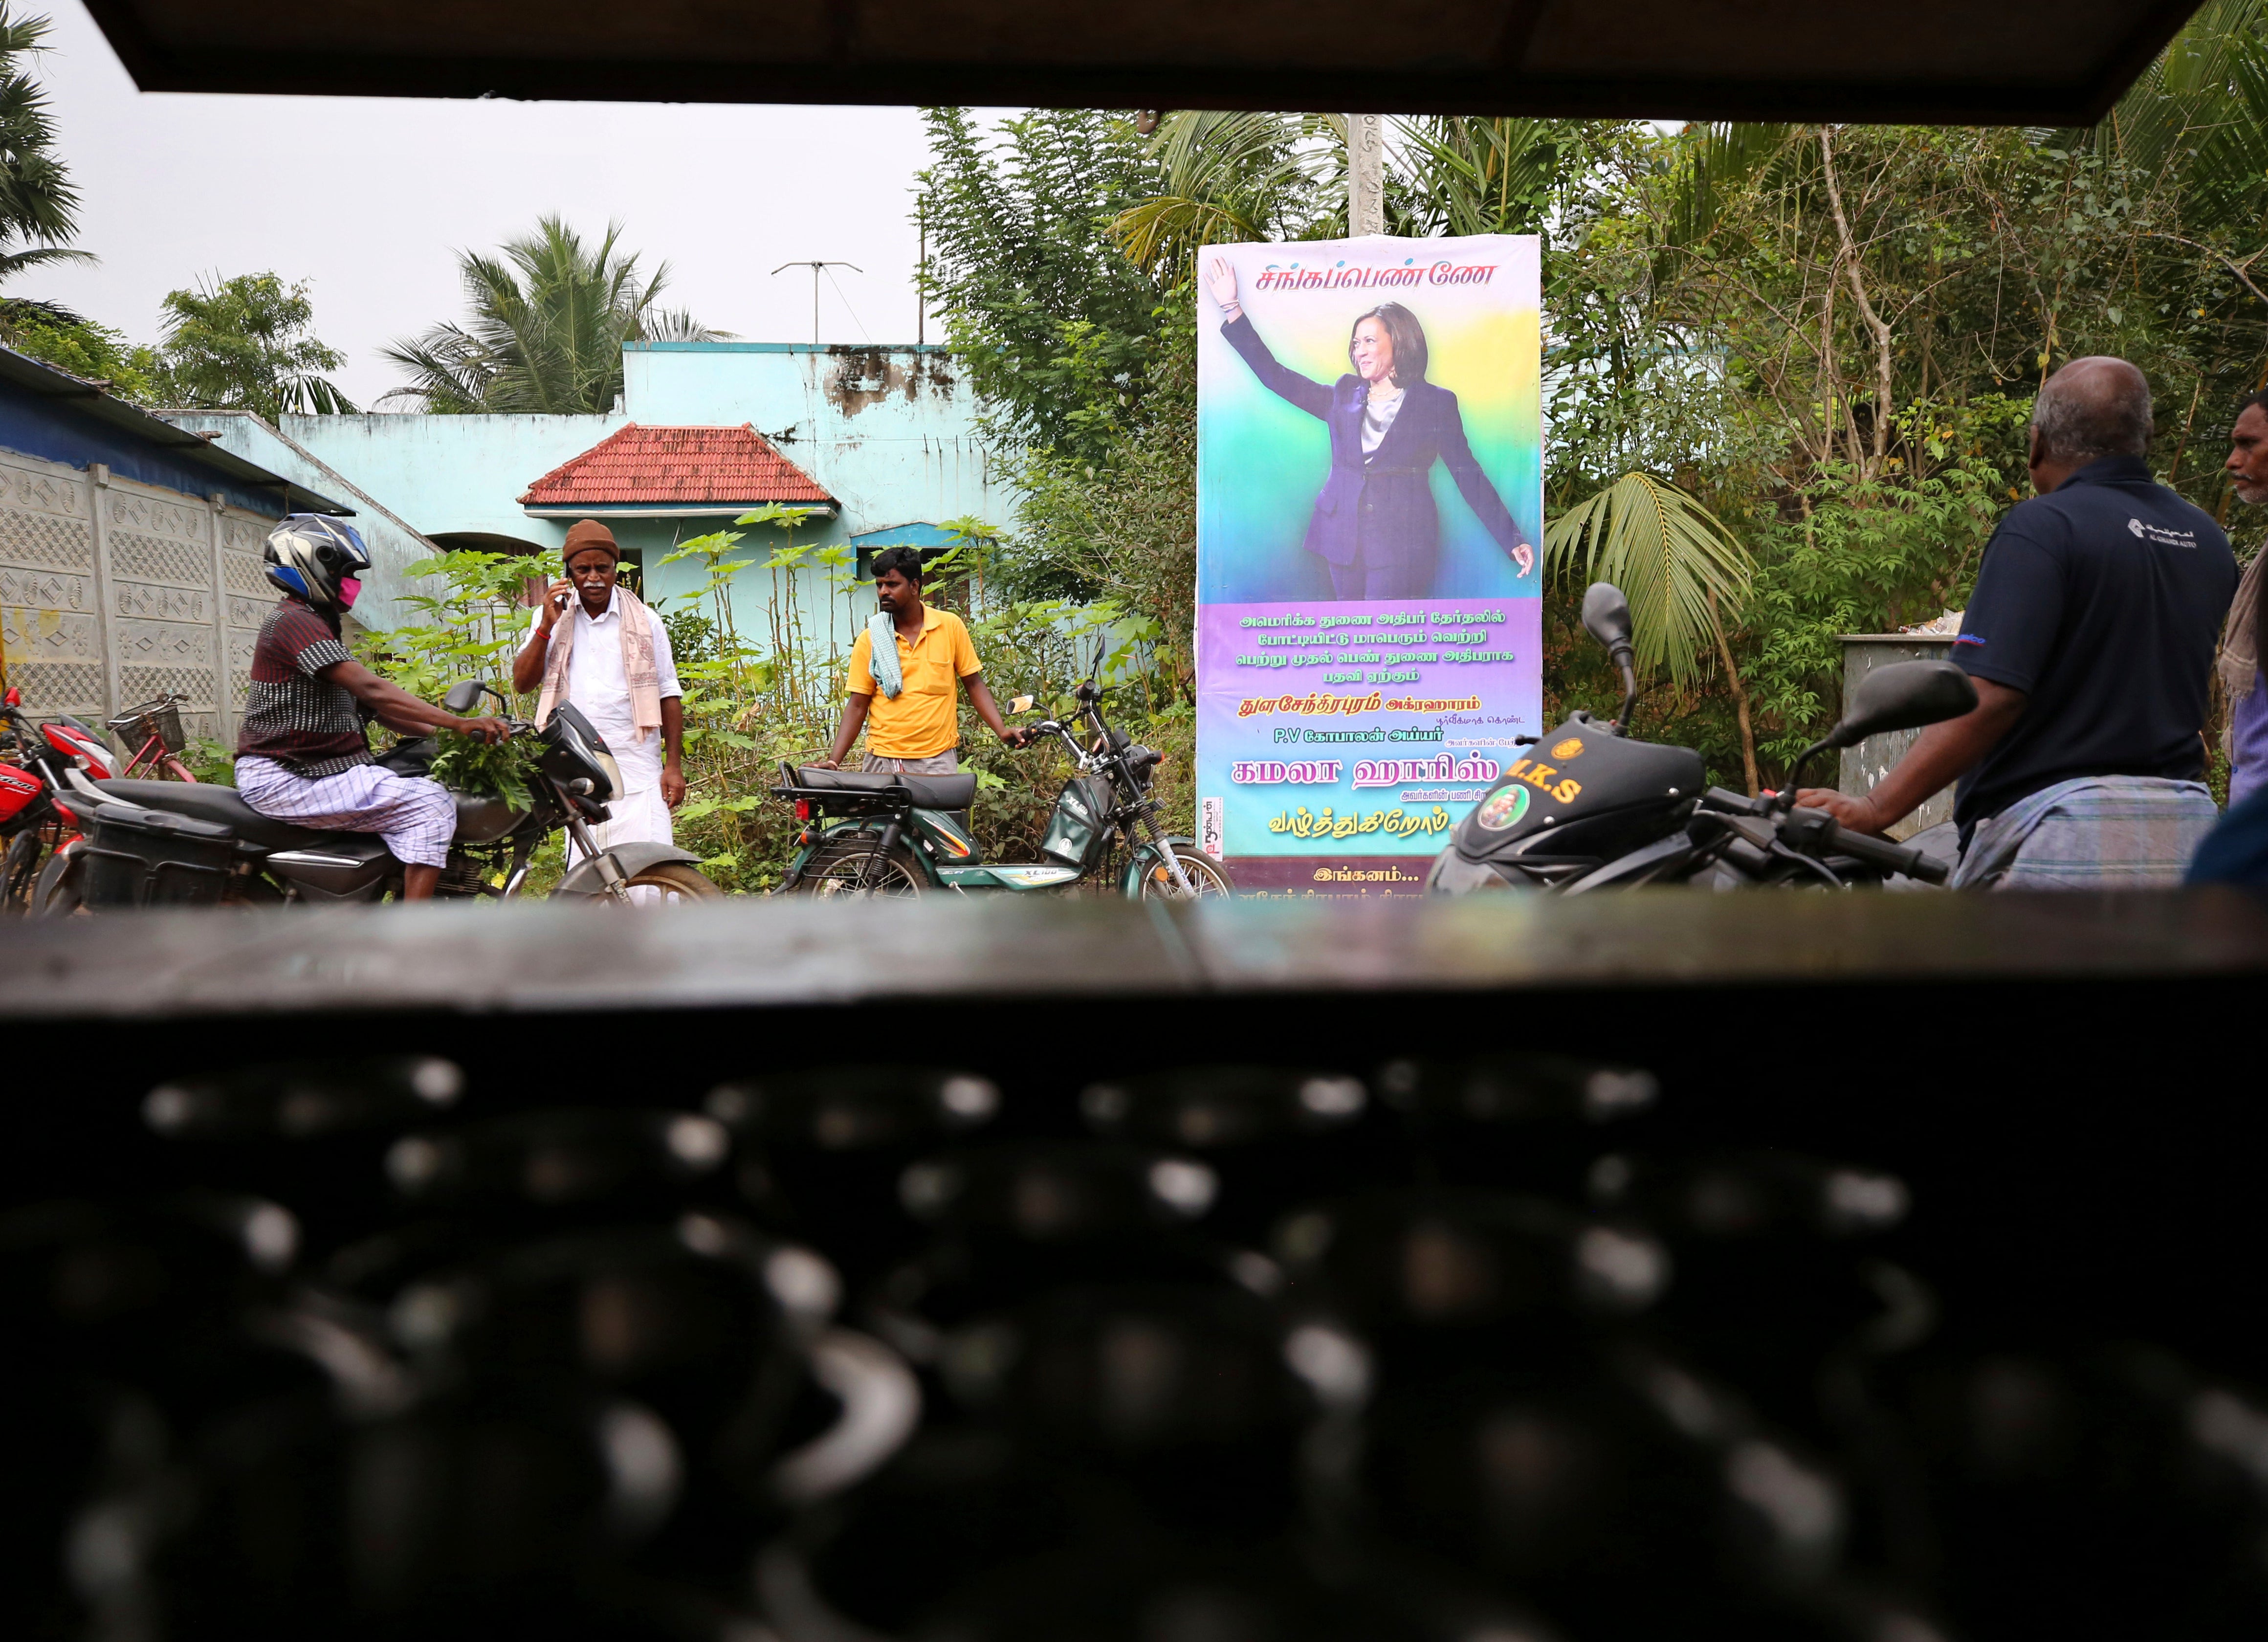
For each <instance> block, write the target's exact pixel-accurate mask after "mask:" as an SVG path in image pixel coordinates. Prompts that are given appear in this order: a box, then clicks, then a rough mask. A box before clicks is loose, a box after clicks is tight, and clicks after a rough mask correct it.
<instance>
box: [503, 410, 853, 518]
mask: <svg viewBox="0 0 2268 1642" xmlns="http://www.w3.org/2000/svg"><path fill="white" fill-rule="evenodd" d="M834 499H835V498H834V497H831V496H829V495H828V494H827V492H826V490H824V489H822V488H821V486H820V484H819V483H818V482H817V481H815V480H814V479H813V478H812V476H811V475H809V474H807V473H806V472H804V470H803V469H802V468H799V467H797V466H796V465H795V464H794V463H793V462H792V461H790V460H788V459H787V458H786V457H784V456H783V455H781V454H780V453H779V452H778V451H777V450H776V449H774V448H773V446H772V443H771V441H770V440H769V439H767V438H764V436H763V435H762V434H761V433H759V432H757V431H755V428H754V427H753V426H751V425H750V424H749V423H745V422H744V423H741V424H740V426H739V427H737V428H660V427H647V426H643V425H641V424H640V423H635V422H633V423H630V425H629V426H628V427H626V428H621V429H617V430H616V431H615V432H613V433H610V434H608V436H607V437H606V438H603V439H601V440H600V441H599V442H598V443H597V444H596V445H593V446H592V447H591V448H590V449H589V450H587V451H585V452H584V453H582V454H581V455H580V456H578V457H576V458H575V459H574V460H571V461H565V462H562V463H561V464H560V465H559V466H558V467H556V468H553V469H552V470H551V471H550V472H549V473H548V474H545V475H543V477H541V479H538V480H537V481H536V482H534V484H532V485H530V486H528V487H527V494H526V495H525V496H523V497H520V498H519V500H520V505H522V506H523V507H579V506H584V505H586V504H587V505H603V504H608V503H614V504H622V503H637V502H644V503H660V504H673V503H674V504H692V503H701V502H832V501H833V500H834Z"/></svg>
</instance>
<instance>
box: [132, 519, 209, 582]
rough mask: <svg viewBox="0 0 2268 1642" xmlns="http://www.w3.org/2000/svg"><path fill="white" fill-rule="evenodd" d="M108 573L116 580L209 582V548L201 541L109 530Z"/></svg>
mask: <svg viewBox="0 0 2268 1642" xmlns="http://www.w3.org/2000/svg"><path fill="white" fill-rule="evenodd" d="M110 573H111V574H112V575H113V576H114V577H116V578H118V579H119V580H120V581H137V582H166V583H169V584H171V585H174V586H177V587H200V588H210V586H211V585H212V580H213V568H212V549H211V548H210V546H209V545H207V544H206V543H204V542H202V541H167V540H166V538H165V537H163V536H151V535H145V534H143V533H141V532H140V531H135V530H114V531H112V532H111V533H110Z"/></svg>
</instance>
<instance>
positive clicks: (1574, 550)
mask: <svg viewBox="0 0 2268 1642" xmlns="http://www.w3.org/2000/svg"><path fill="white" fill-rule="evenodd" d="M1543 562H1544V563H1545V565H1546V566H1548V567H1549V569H1550V571H1553V572H1554V573H1556V574H1557V575H1560V576H1565V574H1567V573H1568V572H1569V571H1578V572H1579V573H1580V574H1581V575H1582V577H1583V578H1584V579H1585V580H1587V581H1609V582H1612V583H1614V584H1615V585H1616V586H1617V587H1620V588H1621V589H1622V590H1623V592H1624V593H1625V594H1627V595H1628V596H1629V598H1630V604H1631V637H1633V638H1634V639H1635V641H1636V645H1635V648H1636V650H1637V652H1638V655H1637V663H1638V668H1639V670H1640V671H1641V672H1646V671H1651V670H1652V669H1653V668H1655V667H1667V668H1668V671H1669V676H1670V677H1671V679H1673V680H1674V681H1676V682H1677V683H1678V684H1680V685H1685V684H1689V683H1690V682H1691V681H1693V680H1694V678H1695V677H1696V676H1697V674H1699V673H1700V671H1701V669H1702V665H1703V664H1702V660H1701V658H1702V656H1703V655H1704V653H1705V652H1713V653H1714V655H1715V657H1716V659H1717V660H1718V661H1719V663H1720V664H1721V665H1722V666H1724V669H1725V681H1726V684H1727V688H1729V689H1730V690H1731V692H1732V696H1733V707H1734V715H1735V716H1736V717H1737V718H1738V719H1739V720H1740V728H1741V760H1742V763H1743V764H1744V765H1745V766H1746V767H1747V774H1748V781H1749V793H1750V795H1751V796H1753V795H1754V794H1755V793H1756V792H1757V790H1758V788H1757V776H1756V731H1755V728H1754V726H1753V725H1750V723H1749V696H1748V690H1747V688H1746V687H1744V686H1743V685H1742V682H1741V674H1740V671H1739V669H1738V668H1736V667H1735V666H1734V665H1733V647H1732V644H1731V641H1730V640H1729V639H1728V638H1727V637H1726V633H1725V627H1726V623H1727V622H1733V623H1734V624H1735V625H1737V624H1738V622H1739V619H1740V615H1741V611H1742V607H1743V606H1744V605H1745V604H1746V603H1747V601H1748V596H1749V586H1750V585H1751V584H1752V582H1753V581H1754V579H1755V576H1756V564H1755V562H1754V561H1753V560H1752V559H1750V557H1749V551H1748V549H1746V548H1744V547H1742V545H1741V543H1740V541H1738V540H1737V539H1736V538H1735V537H1734V535H1733V534H1732V532H1730V531H1729V530H1727V529H1726V528H1725V526H1723V524H1721V523H1720V522H1719V520H1718V518H1717V516H1716V515H1715V514H1714V513H1712V512H1710V511H1709V510H1708V509H1707V508H1705V507H1704V506H1702V504H1700V503H1698V502H1697V501H1695V500H1694V499H1693V498H1692V497H1690V496H1688V495H1686V494H1685V492H1684V491H1683V490H1679V489H1678V488H1677V487H1676V486H1675V485H1673V484H1665V483H1663V482H1661V480H1659V479H1655V478H1653V477H1651V476H1650V475H1646V474H1642V473H1630V474H1624V475H1623V476H1622V477H1621V478H1619V479H1617V480H1616V481H1615V482H1614V483H1612V484H1610V485H1609V486H1607V487H1606V488H1605V489H1604V490H1601V491H1599V492H1598V493H1597V494H1596V495H1594V496H1593V497H1591V498H1590V499H1589V500H1587V501H1585V502H1581V503H1578V504H1576V505H1575V506H1573V507H1571V508H1569V509H1568V510H1567V511H1566V512H1564V513H1562V514H1560V515H1559V517H1558V518H1557V519H1553V520H1552V521H1551V522H1550V524H1548V525H1546V526H1544V528H1543Z"/></svg>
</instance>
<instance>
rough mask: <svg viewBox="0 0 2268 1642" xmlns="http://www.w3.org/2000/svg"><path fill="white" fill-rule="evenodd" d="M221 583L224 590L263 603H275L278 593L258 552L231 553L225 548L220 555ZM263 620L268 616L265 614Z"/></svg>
mask: <svg viewBox="0 0 2268 1642" xmlns="http://www.w3.org/2000/svg"><path fill="white" fill-rule="evenodd" d="M220 585H221V589H222V591H223V592H225V593H241V594H242V595H243V596H244V597H246V598H247V599H257V600H260V601H261V604H263V605H273V604H274V603H275V602H276V597H277V594H276V585H275V584H274V583H273V582H271V581H269V579H268V567H267V566H266V565H265V564H264V563H261V559H260V557H259V556H258V555H257V554H252V553H231V552H230V551H228V550H227V549H225V548H224V549H222V550H221V556H220ZM266 619H267V618H266V617H265V616H264V615H263V616H262V617H261V620H263V621H265V620H266Z"/></svg>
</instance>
